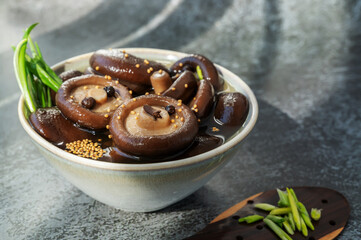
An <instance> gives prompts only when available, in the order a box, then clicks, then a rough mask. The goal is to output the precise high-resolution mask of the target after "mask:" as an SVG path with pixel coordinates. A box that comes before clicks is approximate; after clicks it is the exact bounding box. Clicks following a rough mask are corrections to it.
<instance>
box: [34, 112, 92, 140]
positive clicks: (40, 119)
mask: <svg viewBox="0 0 361 240" xmlns="http://www.w3.org/2000/svg"><path fill="white" fill-rule="evenodd" d="M29 121H30V124H31V126H32V127H33V128H34V129H35V131H36V132H37V133H39V134H40V135H41V136H42V137H43V138H45V139H46V140H48V141H49V142H51V143H53V144H54V145H57V146H59V147H65V144H66V143H69V142H73V141H77V140H82V139H93V138H94V135H92V134H91V133H89V132H86V131H83V130H81V129H79V128H77V127H76V126H74V123H73V122H71V121H70V120H67V119H66V118H64V116H63V115H62V114H61V112H60V110H59V109H58V108H57V107H51V108H39V109H37V110H36V111H35V112H34V113H32V114H31V115H30V117H29Z"/></svg>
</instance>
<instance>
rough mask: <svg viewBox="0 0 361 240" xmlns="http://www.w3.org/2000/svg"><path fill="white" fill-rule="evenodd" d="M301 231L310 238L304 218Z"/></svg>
mask: <svg viewBox="0 0 361 240" xmlns="http://www.w3.org/2000/svg"><path fill="white" fill-rule="evenodd" d="M301 230H302V234H303V236H305V237H307V236H308V230H307V226H306V224H305V221H303V218H301Z"/></svg>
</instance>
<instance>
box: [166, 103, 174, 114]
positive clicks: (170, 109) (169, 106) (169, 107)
mask: <svg viewBox="0 0 361 240" xmlns="http://www.w3.org/2000/svg"><path fill="white" fill-rule="evenodd" d="M165 110H166V111H167V112H168V114H169V115H172V114H174V113H175V107H174V106H173V105H168V106H166V107H165Z"/></svg>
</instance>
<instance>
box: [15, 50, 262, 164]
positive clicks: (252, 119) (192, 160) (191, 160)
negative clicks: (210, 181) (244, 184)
mask: <svg viewBox="0 0 361 240" xmlns="http://www.w3.org/2000/svg"><path fill="white" fill-rule="evenodd" d="M122 49H124V50H125V51H127V52H129V53H135V54H136V53H137V52H141V53H149V54H152V53H153V54H154V53H155V54H161V55H171V56H176V57H177V58H182V57H184V56H186V55H189V54H186V53H181V52H176V51H171V50H163V49H155V48H122ZM92 53H93V52H89V53H85V54H81V55H78V56H75V57H72V58H69V59H66V60H64V61H61V62H59V63H57V64H55V65H54V66H52V68H53V69H56V68H58V67H60V66H62V65H64V64H65V63H66V62H70V61H74V60H76V59H79V58H86V57H90V55H91V54H92ZM215 65H216V66H217V68H219V69H220V70H221V71H222V72H223V73H226V74H227V75H230V76H232V78H236V79H237V82H238V84H239V85H240V86H241V88H242V90H243V91H244V93H246V95H247V97H248V100H249V103H250V104H249V106H250V111H249V112H250V113H251V116H248V117H249V121H248V123H247V124H246V125H245V126H244V127H243V129H242V131H240V132H239V133H238V134H237V135H235V136H234V137H233V138H232V139H230V140H228V141H227V142H225V143H224V144H222V145H221V146H219V147H217V148H215V149H213V150H211V151H208V152H205V153H202V154H199V155H196V156H193V157H188V158H184V159H179V160H172V161H165V162H157V163H144V164H139V163H137V164H129V163H112V162H104V161H98V160H92V159H88V158H83V157H79V156H76V155H74V154H71V153H68V152H65V151H64V150H62V149H60V148H58V147H56V146H55V145H53V144H51V143H50V142H48V141H47V140H45V139H44V138H43V137H41V136H40V135H39V134H38V133H37V132H36V131H35V130H34V129H33V128H32V127H31V126H30V124H29V122H28V121H27V120H26V118H25V116H24V112H23V109H24V98H23V96H20V99H19V103H18V115H19V120H20V123H21V125H22V126H23V128H24V130H25V131H26V132H27V133H28V134H29V136H30V137H31V138H32V139H33V140H34V141H35V142H36V143H37V144H39V145H40V146H42V147H43V148H45V149H46V150H48V151H50V152H51V153H53V154H55V155H57V156H59V157H60V158H63V159H66V160H69V161H71V162H75V163H78V164H81V165H85V166H88V167H95V168H101V169H108V170H116V171H147V170H163V169H168V168H177V167H182V166H186V165H191V164H197V163H200V162H202V161H205V160H207V159H210V158H213V157H216V156H217V155H220V154H222V153H224V152H226V151H227V150H229V149H231V148H233V147H234V146H236V145H237V144H238V143H239V142H240V141H242V140H243V139H244V138H245V137H246V136H247V135H248V134H249V133H250V131H251V130H252V129H253V127H254V125H255V123H256V121H257V118H258V103H257V99H256V97H255V95H254V93H253V92H252V90H251V89H250V88H249V86H248V85H247V84H246V83H245V82H244V81H243V80H242V79H241V78H240V77H238V76H237V75H235V74H234V73H232V72H231V71H229V70H227V69H226V68H224V67H222V66H220V65H218V64H215Z"/></svg>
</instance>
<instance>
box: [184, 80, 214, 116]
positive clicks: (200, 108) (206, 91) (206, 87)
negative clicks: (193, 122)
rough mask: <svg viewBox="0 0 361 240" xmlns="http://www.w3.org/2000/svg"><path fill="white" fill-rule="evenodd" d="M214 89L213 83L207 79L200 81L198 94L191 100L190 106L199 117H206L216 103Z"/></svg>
mask: <svg viewBox="0 0 361 240" xmlns="http://www.w3.org/2000/svg"><path fill="white" fill-rule="evenodd" d="M214 100H215V97H214V89H213V86H212V84H211V83H210V82H209V81H207V80H201V81H200V82H199V86H198V90H197V94H196V96H195V97H194V98H193V100H192V101H191V102H190V104H189V106H190V107H191V108H192V110H193V111H194V113H195V114H196V116H197V118H206V117H208V115H209V113H210V112H211V110H212V106H213V103H214Z"/></svg>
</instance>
